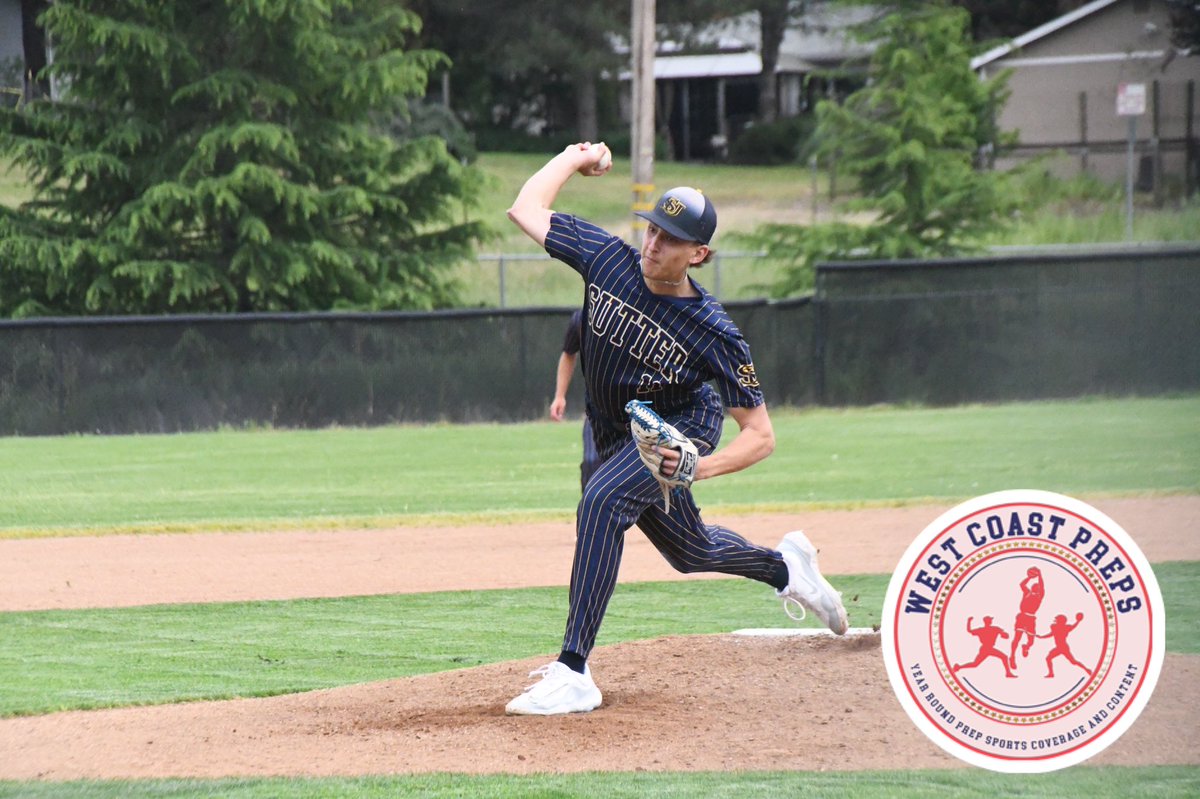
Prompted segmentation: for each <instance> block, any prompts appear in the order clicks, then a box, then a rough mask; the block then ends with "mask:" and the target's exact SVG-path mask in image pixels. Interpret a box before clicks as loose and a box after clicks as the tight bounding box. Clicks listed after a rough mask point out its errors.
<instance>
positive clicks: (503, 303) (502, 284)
mask: <svg viewBox="0 0 1200 799" xmlns="http://www.w3.org/2000/svg"><path fill="white" fill-rule="evenodd" d="M499 264H500V265H499V267H498V270H499V272H500V307H501V308H504V307H506V305H505V297H504V253H500V259H499Z"/></svg>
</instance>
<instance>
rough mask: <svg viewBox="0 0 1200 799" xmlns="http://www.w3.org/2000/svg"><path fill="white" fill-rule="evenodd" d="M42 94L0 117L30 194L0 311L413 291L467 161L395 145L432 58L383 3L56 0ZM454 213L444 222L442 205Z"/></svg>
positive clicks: (180, 308)
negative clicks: (46, 90) (49, 93)
mask: <svg viewBox="0 0 1200 799" xmlns="http://www.w3.org/2000/svg"><path fill="white" fill-rule="evenodd" d="M42 20H43V24H44V26H45V28H46V31H47V32H48V34H49V36H50V38H51V40H52V41H53V42H54V57H53V63H52V64H51V65H50V66H49V67H48V72H49V74H50V76H51V77H52V79H53V81H54V85H55V86H56V87H57V89H58V93H59V95H60V96H59V97H58V99H56V100H53V101H51V100H42V101H39V102H35V103H32V104H30V105H29V106H27V107H26V108H25V109H24V111H23V112H20V113H18V112H11V111H10V112H4V113H3V115H2V116H0V154H2V155H6V156H8V157H9V158H10V159H11V160H12V161H13V162H14V163H16V164H18V165H19V166H21V167H22V168H23V169H24V170H25V171H26V172H27V174H28V175H29V176H30V178H31V180H32V183H33V186H34V188H35V195H34V199H33V200H31V201H30V202H28V203H26V204H24V205H22V206H21V207H20V208H19V209H17V210H15V211H14V210H9V209H4V210H5V211H6V212H5V213H4V214H3V215H2V216H0V314H3V315H6V316H30V315H45V314H69V315H73V314H125V313H177V312H199V311H208V312H245V311H256V310H324V309H331V308H429V307H436V306H439V305H445V304H447V303H449V302H450V301H452V300H453V296H454V294H453V282H452V280H451V279H450V277H449V275H448V270H447V267H448V266H449V265H451V264H452V263H454V262H456V261H457V260H460V259H461V258H463V257H464V256H466V255H467V254H469V251H470V248H471V245H472V243H473V242H474V241H475V240H476V239H477V238H478V237H479V236H480V235H481V231H480V230H479V228H478V227H477V226H475V225H473V224H466V223H463V222H461V219H460V217H461V215H462V210H461V209H462V204H463V202H469V201H470V199H471V197H472V196H474V193H475V192H476V191H477V190H478V177H477V176H476V175H475V174H474V173H473V172H472V171H471V170H469V169H466V168H464V167H463V166H462V165H460V164H459V163H458V162H457V161H455V160H454V159H453V158H452V157H450V156H449V154H448V153H447V152H446V149H445V146H444V144H443V143H442V142H440V141H438V140H432V139H417V140H410V141H403V142H397V141H394V140H393V139H390V138H388V137H387V136H385V135H383V134H382V133H380V132H379V128H378V127H377V126H376V125H374V124H373V120H374V119H378V118H380V117H381V116H386V115H388V114H393V113H403V109H404V108H405V107H406V106H405V102H406V100H407V99H408V98H409V97H412V96H419V95H420V94H421V93H423V91H424V88H425V82H426V76H427V74H428V72H429V71H430V70H431V69H433V68H435V67H436V66H438V65H439V64H441V63H443V61H444V58H443V57H442V56H441V55H439V54H437V53H434V52H431V51H424V50H408V51H406V50H404V49H403V47H404V45H405V42H406V40H407V39H409V38H411V37H413V36H415V35H416V34H417V33H418V32H419V27H420V20H419V19H418V18H417V17H415V16H414V15H412V14H411V13H409V12H407V11H405V10H402V9H400V8H398V7H396V6H395V5H394V4H391V3H388V2H386V0H371V1H370V2H361V1H360V2H351V0H308V1H302V0H57V2H55V3H53V4H51V5H50V7H49V9H48V10H47V12H46V13H45V14H44V15H43V17H42ZM456 220H457V221H456Z"/></svg>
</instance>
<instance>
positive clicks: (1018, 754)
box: [882, 491, 1165, 773]
mask: <svg viewBox="0 0 1200 799" xmlns="http://www.w3.org/2000/svg"><path fill="white" fill-rule="evenodd" d="M883 622H884V623H883V629H882V632H883V656H884V661H885V664H886V666H887V669H888V678H889V679H890V681H891V683H892V687H893V689H894V690H895V692H896V696H897V698H898V699H899V700H900V703H901V705H903V706H904V709H905V711H906V712H907V713H908V715H909V717H910V718H911V719H912V720H913V722H914V723H915V724H916V725H917V727H918V728H920V729H921V731H922V732H924V733H925V734H926V735H927V736H928V737H929V738H930V739H931V740H932V741H933V742H934V743H936V744H938V745H939V746H941V747H942V748H943V749H945V750H946V751H947V752H949V753H950V754H952V755H955V756H956V757H959V758H960V759H962V760H966V761H967V762H969V763H973V764H975V765H978V766H982V767H984V768H989V769H992V770H995V771H1005V772H1011V773H1030V772H1042V771H1051V770H1054V769H1058V768H1063V767H1065V766H1068V765H1073V764H1075V763H1079V762H1081V761H1083V760H1085V759H1086V758H1088V757H1091V756H1092V755H1094V754H1096V753H1097V752H1099V751H1101V750H1102V749H1104V748H1105V747H1107V746H1108V745H1109V744H1111V743H1112V742H1113V741H1114V740H1116V739H1117V738H1118V737H1119V736H1120V735H1121V734H1122V733H1123V732H1124V731H1125V730H1126V729H1127V728H1128V727H1129V725H1131V724H1132V723H1133V722H1134V720H1135V719H1136V718H1137V716H1138V714H1139V713H1140V712H1141V709H1142V708H1143V707H1144V706H1145V704H1146V702H1147V701H1148V700H1149V697H1150V694H1151V692H1152V691H1153V690H1154V683H1155V682H1156V680H1157V679H1158V672H1159V670H1160V669H1161V666H1162V659H1163V654H1164V637H1163V636H1164V631H1165V625H1164V621H1163V604H1162V596H1161V594H1160V593H1159V589H1158V584H1157V582H1156V581H1155V579H1154V573H1153V572H1152V571H1151V569H1150V565H1149V563H1147V562H1146V560H1145V558H1144V557H1143V556H1142V554H1141V552H1140V551H1139V550H1138V549H1137V546H1136V544H1134V542H1133V541H1132V539H1130V538H1129V536H1128V534H1126V533H1125V531H1124V530H1122V529H1121V528H1120V527H1119V526H1118V525H1117V524H1116V522H1114V521H1112V520H1111V519H1109V518H1108V517H1106V516H1104V515H1103V514H1102V513H1100V512H1099V511H1097V510H1096V509H1095V508H1092V507H1090V506H1088V505H1086V504H1084V503H1082V502H1079V501H1078V500H1074V499H1072V498H1070V497H1064V496H1061V495H1059V494H1051V493H1049V492H1044V491H1002V492H998V493H996V494H989V495H986V496H983V497H977V498H975V499H974V500H969V501H968V502H965V503H963V504H962V505H959V506H958V507H956V508H954V509H952V510H950V511H948V512H947V513H945V514H943V515H942V516H941V517H939V518H938V519H937V520H936V521H934V522H933V523H932V524H931V525H930V526H929V527H927V528H926V529H925V531H924V532H923V533H921V535H920V536H919V537H918V538H917V540H916V541H914V542H913V544H912V546H910V547H909V550H908V551H907V552H906V553H905V555H904V557H903V558H902V559H901V562H900V564H899V566H898V567H897V569H896V571H895V572H894V573H893V575H892V580H891V583H890V584H889V587H888V596H887V599H886V601H885V603H884V617H883Z"/></svg>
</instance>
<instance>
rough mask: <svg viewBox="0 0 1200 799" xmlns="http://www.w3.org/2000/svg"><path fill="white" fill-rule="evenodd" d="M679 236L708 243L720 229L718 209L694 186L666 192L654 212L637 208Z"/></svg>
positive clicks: (672, 233) (660, 225)
mask: <svg viewBox="0 0 1200 799" xmlns="http://www.w3.org/2000/svg"><path fill="white" fill-rule="evenodd" d="M634 213H636V214H637V215H638V216H640V217H641V218H642V219H645V220H647V221H650V222H653V223H654V224H655V225H657V226H658V227H660V228H662V229H663V230H665V231H667V232H668V233H670V234H671V235H672V236H674V237H675V238H677V239H683V240H684V241H695V242H699V243H700V244H708V243H709V242H710V241H712V237H713V233H715V232H716V231H717V209H716V208H713V204H712V203H711V202H710V201H709V199H708V198H707V197H705V196H704V195H703V194H701V193H700V191H699V190H697V189H693V188H692V187H691V186H678V187H676V188H674V189H668V190H667V191H665V192H663V196H662V197H660V198H659V200H658V202H657V203H656V204H655V206H654V210H653V211H635V212H634Z"/></svg>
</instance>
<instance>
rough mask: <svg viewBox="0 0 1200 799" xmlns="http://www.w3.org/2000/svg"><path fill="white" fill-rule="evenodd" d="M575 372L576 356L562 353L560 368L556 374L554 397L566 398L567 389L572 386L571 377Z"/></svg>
mask: <svg viewBox="0 0 1200 799" xmlns="http://www.w3.org/2000/svg"><path fill="white" fill-rule="evenodd" d="M574 373H575V356H574V355H568V354H567V353H565V352H564V353H562V354H561V355H559V356H558V370H557V372H556V373H555V375H554V398H555V399H566V398H567V389H568V388H570V387H571V377H572V375H573V374H574Z"/></svg>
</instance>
